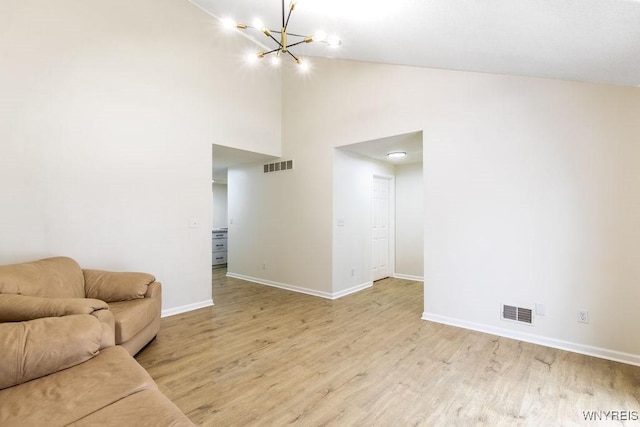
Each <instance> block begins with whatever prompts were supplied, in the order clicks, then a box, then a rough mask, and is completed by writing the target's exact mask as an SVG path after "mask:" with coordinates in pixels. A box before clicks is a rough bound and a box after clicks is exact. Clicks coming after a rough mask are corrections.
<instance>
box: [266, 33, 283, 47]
mask: <svg viewBox="0 0 640 427" xmlns="http://www.w3.org/2000/svg"><path fill="white" fill-rule="evenodd" d="M267 37H270V38H271V39H272V40H273V41H274V42H276V43H278V46H280V48H279V49H278V50H280V49H282V48H283V47H284V46H282V43H280V41H279V40H278V39H277V38H275V37H273V35H272V34H268V35H267Z"/></svg>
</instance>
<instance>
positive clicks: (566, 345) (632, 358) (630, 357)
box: [422, 312, 640, 366]
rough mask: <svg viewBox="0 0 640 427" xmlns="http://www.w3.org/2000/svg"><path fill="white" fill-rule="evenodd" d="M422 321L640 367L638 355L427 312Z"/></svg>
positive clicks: (639, 356)
mask: <svg viewBox="0 0 640 427" xmlns="http://www.w3.org/2000/svg"><path fill="white" fill-rule="evenodd" d="M422 320H429V321H431V322H436V323H442V324H445V325H450V326H456V327H459V328H464V329H471V330H473V331H478V332H484V333H487V334H491V335H498V336H500V337H505V338H511V339H514V340H518V341H524V342H528V343H532V344H539V345H543V346H545V347H551V348H557V349H559V350H566V351H571V352H573V353H579V354H584V355H587V356H594V357H599V358H601V359H607V360H612V361H614V362H621V363H626V364H629V365H635V366H640V355H637V354H631V353H623V352H620V351H615V350H609V349H606V348H600V347H592V346H589V345H584V344H579V343H574V342H570V341H563V340H558V339H554V338H547V337H542V336H539V335H534V334H527V333H522V332H517V331H512V330H509V329H502V328H496V327H494V326H489V325H484V324H480V323H474V322H468V321H466V320H460V319H453V318H450V317H446V316H440V315H437V314H431V313H427V312H424V313H423V314H422Z"/></svg>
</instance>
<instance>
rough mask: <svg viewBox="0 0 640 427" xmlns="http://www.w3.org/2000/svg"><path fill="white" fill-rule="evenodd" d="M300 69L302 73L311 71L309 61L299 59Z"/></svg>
mask: <svg viewBox="0 0 640 427" xmlns="http://www.w3.org/2000/svg"><path fill="white" fill-rule="evenodd" d="M297 62H298V67H299V68H300V71H302V72H303V73H305V72H307V71H309V61H305V60H304V59H298V61H297Z"/></svg>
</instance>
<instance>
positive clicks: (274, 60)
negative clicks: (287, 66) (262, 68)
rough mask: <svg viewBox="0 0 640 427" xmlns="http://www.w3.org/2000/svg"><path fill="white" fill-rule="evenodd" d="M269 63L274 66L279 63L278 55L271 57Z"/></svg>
mask: <svg viewBox="0 0 640 427" xmlns="http://www.w3.org/2000/svg"><path fill="white" fill-rule="evenodd" d="M271 65H273V66H274V67H277V66H278V65H280V55H277V54H276V55H273V56H272V57H271Z"/></svg>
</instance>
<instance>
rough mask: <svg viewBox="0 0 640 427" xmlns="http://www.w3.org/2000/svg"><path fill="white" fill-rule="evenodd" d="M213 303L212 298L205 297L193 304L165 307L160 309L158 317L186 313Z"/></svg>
mask: <svg viewBox="0 0 640 427" xmlns="http://www.w3.org/2000/svg"><path fill="white" fill-rule="evenodd" d="M212 305H213V300H212V299H207V300H204V301H200V302H194V303H193V304H187V305H181V306H180V307H174V308H167V309H166V310H162V313H161V314H160V317H169V316H175V315H176V314H181V313H186V312H187V311H193V310H197V309H199V308H205V307H211V306H212Z"/></svg>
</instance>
